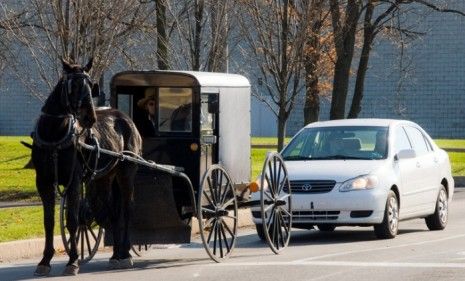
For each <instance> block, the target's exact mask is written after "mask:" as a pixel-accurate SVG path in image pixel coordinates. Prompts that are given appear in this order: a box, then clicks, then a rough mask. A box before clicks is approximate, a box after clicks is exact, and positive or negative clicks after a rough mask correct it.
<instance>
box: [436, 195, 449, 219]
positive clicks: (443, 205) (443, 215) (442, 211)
mask: <svg viewBox="0 0 465 281" xmlns="http://www.w3.org/2000/svg"><path fill="white" fill-rule="evenodd" d="M438 212H439V219H440V220H441V223H442V224H444V223H446V222H447V212H448V208H447V196H446V192H445V191H444V190H441V191H440V192H439V199H438Z"/></svg>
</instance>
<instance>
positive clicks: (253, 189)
mask: <svg viewBox="0 0 465 281" xmlns="http://www.w3.org/2000/svg"><path fill="white" fill-rule="evenodd" d="M259 189H260V188H259V185H258V183H257V182H255V181H254V182H251V183H250V184H249V190H250V192H257V191H258V190H259Z"/></svg>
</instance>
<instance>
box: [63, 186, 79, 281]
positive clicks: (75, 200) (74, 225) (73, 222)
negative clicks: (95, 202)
mask: <svg viewBox="0 0 465 281" xmlns="http://www.w3.org/2000/svg"><path fill="white" fill-rule="evenodd" d="M78 182H79V180H74V181H73V183H72V184H71V185H70V186H69V187H68V188H67V191H66V205H67V209H68V211H67V213H66V228H67V229H68V232H69V241H68V243H69V253H68V256H69V260H68V263H67V264H66V267H65V270H64V271H63V275H76V274H77V273H78V272H79V263H78V262H79V261H78V259H79V255H78V252H77V240H78V239H79V237H77V230H78V224H79V183H78Z"/></svg>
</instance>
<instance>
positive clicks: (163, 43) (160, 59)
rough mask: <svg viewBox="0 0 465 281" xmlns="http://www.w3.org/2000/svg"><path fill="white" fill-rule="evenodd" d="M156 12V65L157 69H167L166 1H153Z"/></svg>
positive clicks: (168, 66)
mask: <svg viewBox="0 0 465 281" xmlns="http://www.w3.org/2000/svg"><path fill="white" fill-rule="evenodd" d="M154 1H155V10H156V17H157V22H156V30H157V63H158V68H159V69H169V68H170V65H169V53H168V47H169V39H168V34H167V28H168V26H167V22H166V1H165V0H154Z"/></svg>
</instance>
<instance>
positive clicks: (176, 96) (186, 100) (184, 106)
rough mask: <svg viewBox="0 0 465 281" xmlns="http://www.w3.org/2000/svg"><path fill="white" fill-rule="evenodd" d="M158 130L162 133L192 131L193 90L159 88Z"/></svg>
mask: <svg viewBox="0 0 465 281" xmlns="http://www.w3.org/2000/svg"><path fill="white" fill-rule="evenodd" d="M158 130H159V131H160V132H191V131H192V89H190V88H159V94H158Z"/></svg>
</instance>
